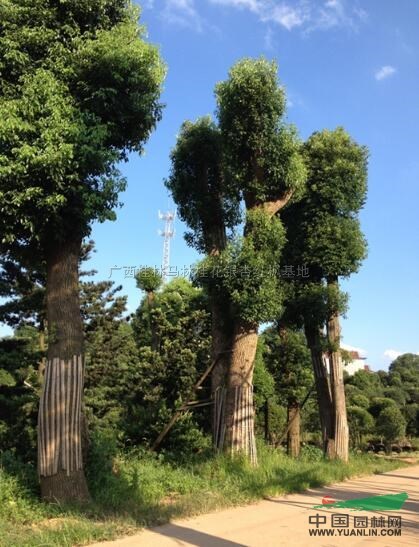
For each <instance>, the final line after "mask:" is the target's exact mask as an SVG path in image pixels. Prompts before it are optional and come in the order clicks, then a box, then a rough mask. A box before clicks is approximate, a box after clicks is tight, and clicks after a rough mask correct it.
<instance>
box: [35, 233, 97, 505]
mask: <svg viewBox="0 0 419 547" xmlns="http://www.w3.org/2000/svg"><path fill="white" fill-rule="evenodd" d="M80 248H81V240H80V239H79V238H74V240H71V239H67V240H66V241H62V242H60V243H59V244H55V245H51V246H50V247H49V248H48V249H47V253H46V264H47V283H46V304H47V319H48V334H49V337H48V352H47V362H46V368H45V377H44V384H43V388H42V393H41V399H40V406H39V414H38V473H39V476H40V482H41V495H42V498H43V499H44V500H47V501H54V502H59V503H68V502H84V501H87V500H88V499H89V493H88V489H87V484H86V479H85V475H84V471H83V458H82V411H81V409H82V395H83V372H84V370H83V369H84V361H83V352H84V341H83V324H82V318H81V314H80V301H79V274H78V264H79V256H80Z"/></svg>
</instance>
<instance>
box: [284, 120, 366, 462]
mask: <svg viewBox="0 0 419 547" xmlns="http://www.w3.org/2000/svg"><path fill="white" fill-rule="evenodd" d="M305 155H306V159H307V166H308V183H307V192H306V194H305V197H304V199H303V200H302V201H301V202H300V203H299V204H297V206H296V208H295V210H292V207H290V210H289V211H288V212H287V213H286V216H287V220H286V221H285V222H286V225H287V226H288V224H291V225H293V226H294V230H293V232H294V234H296V239H297V240H298V241H299V243H298V244H297V249H298V250H299V251H300V252H299V254H300V258H301V260H302V261H303V263H304V264H307V265H308V266H309V269H310V271H311V273H312V276H313V277H312V280H313V281H314V282H315V283H317V284H319V283H321V282H322V281H326V282H327V299H328V316H327V321H326V327H327V338H328V346H329V348H328V354H329V366H330V401H331V404H328V405H327V406H328V407H329V409H330V408H331V410H332V419H331V424H330V426H331V429H330V434H329V435H328V437H329V438H328V440H327V448H326V450H327V452H328V454H329V456H330V457H332V458H336V457H337V458H340V459H342V460H344V461H346V460H347V458H348V443H349V436H348V426H347V417H346V405H345V392H344V385H343V365H342V358H341V353H340V350H339V341H340V326H339V315H340V313H341V308H340V306H339V305H338V304H339V295H340V291H339V286H338V279H339V277H348V276H349V275H350V274H351V273H353V272H356V271H357V270H358V269H359V267H360V264H361V262H362V260H363V259H364V258H365V255H366V242H365V239H364V237H363V235H362V232H361V230H360V226H359V220H358V218H357V215H358V212H359V210H360V209H361V208H362V206H363V204H364V202H365V195H366V179H367V150H366V148H365V147H363V146H359V145H358V144H357V143H355V142H354V141H353V140H352V139H351V137H350V136H349V135H348V134H347V133H346V132H345V131H344V129H343V128H337V129H336V130H334V131H328V130H323V131H320V132H316V133H314V134H313V135H312V136H311V137H310V138H309V139H308V141H307V142H306V144H305ZM295 213H296V214H295ZM287 221H288V224H287ZM291 241H293V240H292V239H291ZM317 332H318V325H314V328H313V332H312V333H310V335H309V336H308V338H309V343H310V345H311V346H316V345H317V346H318V341H316V339H317V337H318V334H317ZM315 370H316V371H317V375H321V376H322V377H323V378H325V377H326V376H325V371H324V367H321V366H316V367H315ZM322 383H323V384H326V381H325V380H322ZM319 384H320V383H319ZM323 392H324V393H323V394H321V395H320V394H319V398H320V399H321V398H323V397H325V396H326V397H328V396H327V389H326V388H325V389H324V390H323ZM325 394H326V395H325Z"/></svg>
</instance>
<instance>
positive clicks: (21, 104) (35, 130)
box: [0, 0, 165, 502]
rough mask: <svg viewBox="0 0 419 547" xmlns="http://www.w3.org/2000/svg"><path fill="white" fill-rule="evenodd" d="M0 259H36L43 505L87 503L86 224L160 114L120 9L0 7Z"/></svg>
mask: <svg viewBox="0 0 419 547" xmlns="http://www.w3.org/2000/svg"><path fill="white" fill-rule="evenodd" d="M0 9H1V26H0V120H1V123H0V211H1V215H0V237H1V239H0V241H1V243H0V251H1V253H2V254H3V255H5V256H9V257H11V258H13V259H15V260H18V261H19V262H20V263H22V264H28V265H30V264H31V261H33V260H35V259H36V260H37V261H39V260H40V259H41V260H43V261H44V262H45V268H46V272H47V276H46V309H47V321H48V354H47V365H46V370H45V381H44V387H43V391H42V395H41V402H40V409H39V428H38V470H39V475H40V481H41V493H42V496H43V498H44V499H47V500H58V501H59V502H66V501H72V500H85V499H87V498H88V490H87V486H86V481H85V476H84V471H83V461H82V451H81V435H80V429H81V425H80V424H81V408H82V386H83V352H84V349H83V325H82V318H81V315H80V303H79V279H78V264H79V257H80V252H81V243H82V239H83V237H84V236H86V235H87V234H88V233H89V226H90V224H91V222H92V221H93V220H99V221H103V220H106V219H113V218H114V213H113V209H114V207H115V206H116V205H117V204H118V192H119V191H120V190H122V189H123V188H124V179H123V178H122V177H121V175H120V173H119V171H118V169H117V168H116V164H117V162H119V161H121V160H125V159H127V156H128V153H129V152H131V151H135V152H140V151H141V150H142V145H143V144H144V142H145V141H146V139H147V138H148V136H149V134H150V132H151V131H152V130H153V128H154V126H155V124H156V122H157V121H158V120H159V118H160V116H161V105H160V103H159V96H160V91H161V83H162V80H163V78H164V72H165V69H164V66H163V64H162V62H161V60H160V57H159V53H158V51H157V49H156V48H155V47H153V46H150V45H149V44H147V43H146V42H145V41H144V28H143V27H142V26H139V25H138V10H137V9H135V8H134V7H133V6H132V5H131V4H130V3H129V2H127V1H123V0H121V1H118V0H113V1H109V0H92V1H90V2H82V1H80V0H66V1H64V0H61V1H60V0H54V1H52V0H33V1H30V2H29V1H27V0H16V1H13V2H10V1H7V0H6V1H5V2H3V3H2V6H1V8H0Z"/></svg>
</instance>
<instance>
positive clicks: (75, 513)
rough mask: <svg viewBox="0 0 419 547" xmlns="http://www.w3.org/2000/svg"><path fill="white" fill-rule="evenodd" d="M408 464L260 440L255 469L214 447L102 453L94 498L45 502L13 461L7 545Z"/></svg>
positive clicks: (80, 538)
mask: <svg viewBox="0 0 419 547" xmlns="http://www.w3.org/2000/svg"><path fill="white" fill-rule="evenodd" d="M401 466H403V463H401V462H394V461H391V460H386V459H383V458H377V457H374V456H367V455H354V456H352V458H351V460H350V462H349V463H348V464H346V465H345V464H342V463H338V462H326V461H324V460H323V459H322V458H320V457H319V454H318V453H317V451H316V450H307V451H306V454H305V456H303V457H302V458H301V459H299V460H292V459H290V458H288V457H287V456H286V455H284V454H283V453H282V452H280V451H278V450H272V449H269V448H267V447H265V446H260V447H259V467H258V468H256V469H254V468H251V467H250V466H249V465H247V464H246V463H245V462H244V461H242V460H239V459H238V460H235V461H231V460H229V459H227V458H224V457H221V456H220V457H216V458H215V457H211V456H210V454H203V455H200V456H199V457H198V456H196V457H195V458H194V461H190V462H189V463H181V464H179V463H178V464H175V463H174V462H173V460H172V461H170V460H168V459H167V458H166V459H165V458H163V457H157V456H153V455H150V454H148V453H144V452H130V453H127V454H119V455H117V456H116V457H114V459H113V462H112V464H111V465H110V464H109V462H106V461H101V460H100V459H97V460H96V461H95V463H94V465H93V467H92V468H91V471H90V488H91V491H92V494H93V498H94V501H93V502H92V503H91V504H90V505H89V506H87V507H84V508H77V507H72V508H70V507H59V506H54V505H47V504H43V503H41V502H40V501H39V500H38V498H37V495H36V493H35V492H34V484H35V483H34V476H33V470H31V469H29V468H24V467H20V468H18V469H19V470H18V471H16V468H15V469H12V470H10V467H11V466H10V464H7V463H6V464H5V465H4V467H1V466H0V545H2V546H7V547H12V546H19V547H24V546H41V545H42V546H43V547H46V546H53V545H54V546H55V545H56V546H60V547H61V546H73V545H85V544H88V543H89V542H93V541H99V540H104V539H113V538H115V537H118V536H120V535H124V534H129V533H133V532H135V531H136V530H137V529H138V528H139V527H142V526H146V525H151V524H159V523H163V522H167V521H168V520H170V519H172V518H176V517H181V516H189V515H194V514H198V513H203V512H208V511H213V510H216V509H220V508H223V507H229V506H234V505H242V504H246V503H249V502H251V501H253V500H257V499H259V498H261V497H263V496H266V495H274V494H281V493H289V492H296V491H301V490H304V489H306V488H308V487H316V486H321V485H325V484H330V483H332V482H337V481H341V480H344V479H346V478H348V477H353V476H359V475H361V474H363V475H365V474H371V473H381V472H384V471H390V470H392V469H395V468H397V467H401ZM6 469H7V470H6ZM25 485H26V486H25ZM31 485H32V486H31Z"/></svg>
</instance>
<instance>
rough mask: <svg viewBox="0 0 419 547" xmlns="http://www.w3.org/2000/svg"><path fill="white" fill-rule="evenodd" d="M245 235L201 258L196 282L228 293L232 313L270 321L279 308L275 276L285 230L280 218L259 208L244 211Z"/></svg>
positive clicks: (278, 294)
mask: <svg viewBox="0 0 419 547" xmlns="http://www.w3.org/2000/svg"><path fill="white" fill-rule="evenodd" d="M246 227H247V230H246V232H247V233H246V235H245V237H243V238H241V239H237V240H236V241H234V242H232V243H230V244H229V245H228V246H227V248H226V249H225V250H224V251H223V252H222V253H220V255H217V256H209V257H207V258H206V259H204V260H203V261H202V262H201V263H200V265H199V268H198V275H199V276H200V277H199V278H198V281H199V282H200V283H201V284H203V285H204V286H207V287H210V288H214V287H215V288H216V289H217V290H218V291H220V292H225V293H227V294H228V295H229V298H230V300H231V303H232V306H233V308H234V311H235V314H236V315H237V316H238V317H240V318H241V319H242V320H244V321H247V322H249V323H262V322H266V321H272V320H274V319H275V318H276V317H278V315H280V313H281V311H282V301H283V293H282V290H281V286H280V283H279V280H278V277H277V275H276V273H275V272H276V265H277V264H278V262H279V259H280V256H281V250H282V246H283V244H284V241H285V233H284V229H283V226H282V224H281V222H280V220H279V219H277V218H269V216H268V215H267V214H266V213H265V212H264V211H262V210H254V211H248V212H247V222H246Z"/></svg>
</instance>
